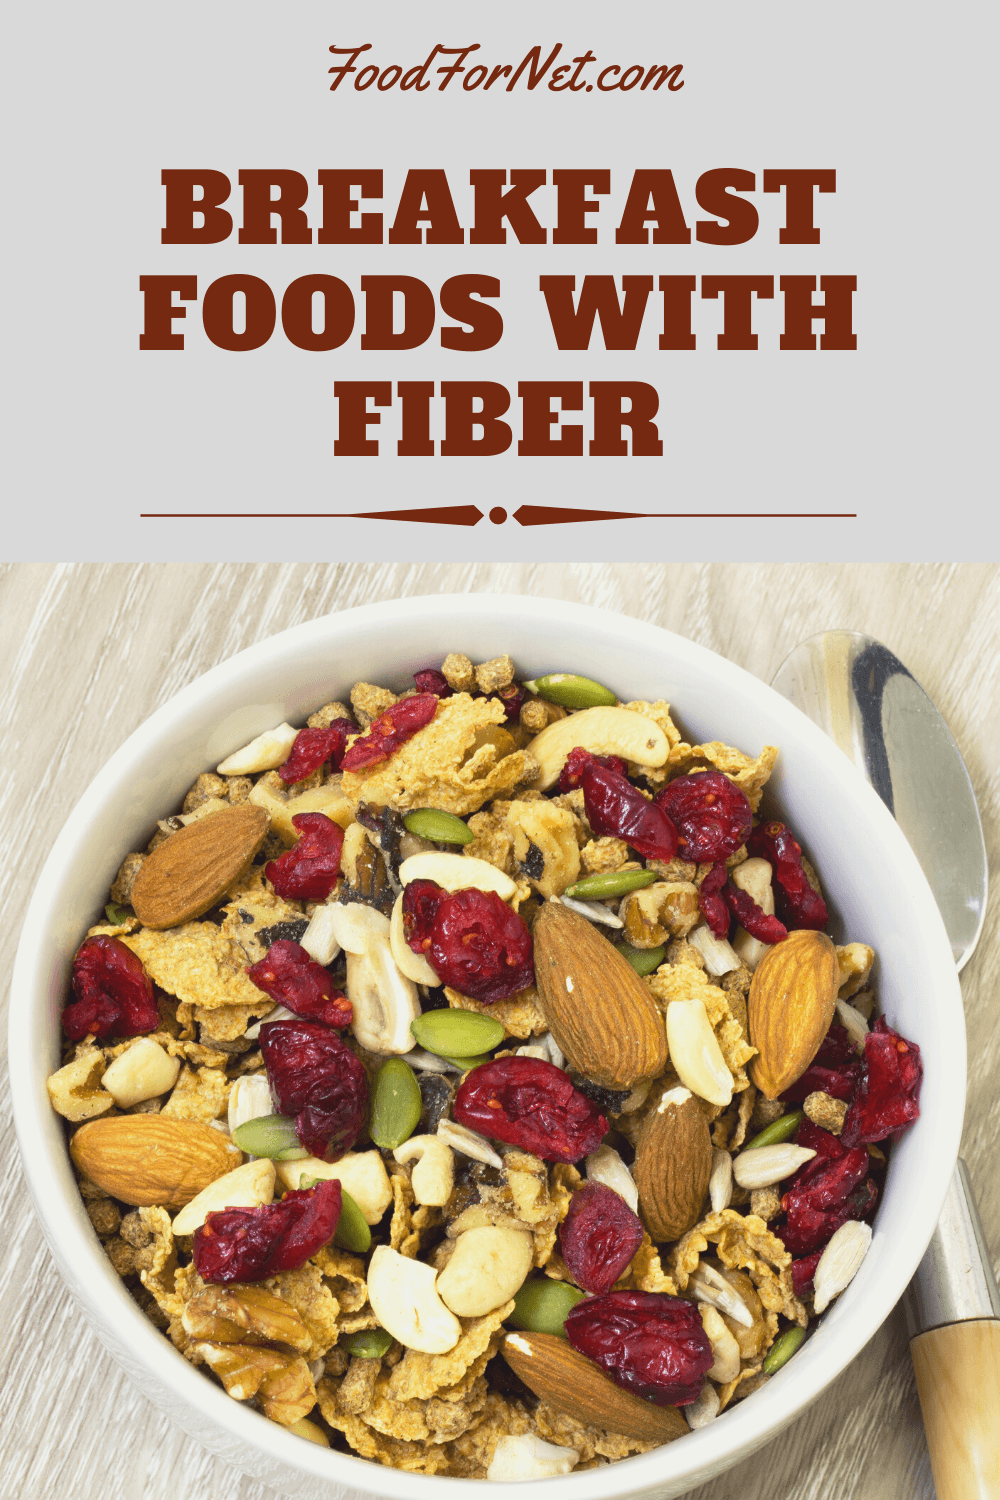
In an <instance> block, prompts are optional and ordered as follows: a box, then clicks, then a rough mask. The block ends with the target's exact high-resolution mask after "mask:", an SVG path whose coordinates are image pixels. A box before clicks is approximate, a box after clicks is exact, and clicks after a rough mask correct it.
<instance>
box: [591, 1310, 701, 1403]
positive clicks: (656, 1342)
mask: <svg viewBox="0 0 1000 1500" xmlns="http://www.w3.org/2000/svg"><path fill="white" fill-rule="evenodd" d="M563 1326H564V1328H565V1330H566V1337H567V1339H568V1340H569V1342H570V1343H571V1344H572V1346H573V1348H574V1349H578V1350H579V1352H580V1353H581V1354H585V1355H586V1356H587V1358H588V1359H592V1360H593V1361H594V1363H595V1364H597V1365H600V1367H601V1369H602V1370H604V1372H605V1373H606V1374H607V1375H610V1377H611V1379H612V1380H613V1381H614V1382H615V1384H616V1385H620V1386H622V1387H623V1389H625V1390H626V1391H631V1392H632V1394H633V1395H634V1396H641V1397H642V1399H643V1400H644V1401H651V1402H652V1403H653V1404H654V1406H686V1405H687V1403H688V1402H689V1401H694V1400H695V1399H696V1397H697V1396H698V1395H699V1393H700V1391H701V1388H702V1385H703V1384H704V1377H705V1373H706V1371H707V1370H709V1369H710V1368H711V1365H712V1362H713V1360H714V1358H715V1356H714V1354H713V1353H712V1345H711V1343H710V1342H709V1339H708V1335H707V1334H706V1332H705V1330H704V1328H703V1327H702V1323H701V1317H700V1315H699V1312H698V1309H697V1307H696V1306H695V1304H694V1303H693V1302H685V1301H684V1299H683V1298H681V1297H670V1296H668V1295H667V1294H666V1292H608V1293H607V1294H606V1295H605V1296H603V1297H588V1298H587V1299H586V1300H585V1301H583V1302H578V1303H577V1305H576V1307H574V1308H572V1309H571V1310H570V1312H569V1313H568V1314H567V1317H566V1322H565V1324H564V1325H563Z"/></svg>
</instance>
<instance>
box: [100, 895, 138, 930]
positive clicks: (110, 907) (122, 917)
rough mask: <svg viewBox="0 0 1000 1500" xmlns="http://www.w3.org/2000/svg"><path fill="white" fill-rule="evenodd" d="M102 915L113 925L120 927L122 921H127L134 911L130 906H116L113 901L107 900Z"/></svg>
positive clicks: (133, 914)
mask: <svg viewBox="0 0 1000 1500" xmlns="http://www.w3.org/2000/svg"><path fill="white" fill-rule="evenodd" d="M104 915H105V916H106V917H107V919H108V921H109V922H110V923H111V924H112V926H113V927H121V926H122V925H123V923H125V922H127V921H128V919H129V917H134V916H135V912H134V911H133V910H132V908H131V906H118V905H116V904H115V902H114V901H109V902H108V904H107V906H106V907H105V908H104Z"/></svg>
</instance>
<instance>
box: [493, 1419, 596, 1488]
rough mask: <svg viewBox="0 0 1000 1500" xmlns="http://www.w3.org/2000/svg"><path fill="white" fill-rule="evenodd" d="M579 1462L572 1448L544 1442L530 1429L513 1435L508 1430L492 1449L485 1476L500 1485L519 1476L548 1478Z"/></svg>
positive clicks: (511, 1481) (568, 1470)
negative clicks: (491, 1459)
mask: <svg viewBox="0 0 1000 1500" xmlns="http://www.w3.org/2000/svg"><path fill="white" fill-rule="evenodd" d="M579 1462H580V1455H579V1453H578V1452H577V1450H576V1449H575V1448H563V1447H562V1446H561V1445H560V1444H558V1443H547V1442H545V1440H544V1439H543V1438H540V1437H539V1436H538V1434H537V1433H534V1432H522V1433H518V1434H517V1436H516V1437H515V1436H512V1435H511V1434H509V1433H508V1434H507V1435H506V1436H505V1437H502V1438H501V1439H500V1441H499V1442H498V1443H497V1445H496V1448H495V1449H494V1452H493V1461H492V1463H491V1464H490V1466H489V1468H488V1469H487V1470H486V1478H487V1479H498V1480H500V1482H501V1483H504V1484H511V1483H514V1482H515V1481H517V1480H522V1479H551V1478H552V1477H553V1476H554V1475H556V1474H568V1473H569V1472H570V1470H571V1469H573V1468H575V1467H576V1465H577V1464H578V1463H579Z"/></svg>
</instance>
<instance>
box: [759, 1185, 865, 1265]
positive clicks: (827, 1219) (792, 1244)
mask: <svg viewBox="0 0 1000 1500" xmlns="http://www.w3.org/2000/svg"><path fill="white" fill-rule="evenodd" d="M877 1199H878V1189H877V1188H876V1186H875V1184H874V1183H873V1182H872V1181H871V1179H870V1178H868V1179H867V1180H866V1181H865V1182H863V1183H862V1184H861V1186H860V1187H859V1188H858V1189H857V1191H856V1192H854V1193H852V1194H851V1196H850V1198H848V1200H847V1202H846V1203H842V1204H840V1205H839V1206H838V1207H837V1208H831V1209H821V1208H813V1206H812V1205H811V1204H810V1203H801V1204H799V1206H798V1207H797V1208H796V1209H795V1213H794V1216H793V1215H792V1214H791V1213H789V1215H788V1222H787V1223H786V1224H785V1225H784V1226H780V1227H779V1228H778V1231H777V1232H778V1235H779V1236H780V1238H781V1240H782V1242H783V1244H784V1246H785V1249H786V1250H788V1251H789V1252H790V1253H791V1254H792V1255H793V1256H794V1257H796V1258H797V1259H798V1258H800V1257H802V1256H806V1255H811V1254H812V1253H813V1251H814V1250H818V1249H820V1248H821V1246H823V1245H826V1244H828V1243H829V1241H830V1240H831V1239H832V1237H833V1236H834V1235H835V1234H836V1232H837V1230H838V1229H839V1228H840V1227H841V1225H843V1224H846V1223H847V1222H848V1220H849V1219H867V1218H868V1216H869V1215H870V1214H871V1212H872V1210H873V1209H874V1207H875V1204H876V1201H877Z"/></svg>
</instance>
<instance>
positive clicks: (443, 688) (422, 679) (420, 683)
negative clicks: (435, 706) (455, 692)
mask: <svg viewBox="0 0 1000 1500" xmlns="http://www.w3.org/2000/svg"><path fill="white" fill-rule="evenodd" d="M413 685H414V687H416V688H417V690H418V691H419V692H421V693H433V694H434V696H435V698H450V697H451V694H452V689H451V688H450V687H449V686H448V679H447V677H446V676H445V675H444V673H443V672H439V671H438V670H437V668H436V667H427V668H425V670H424V671H423V672H414V674H413Z"/></svg>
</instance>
